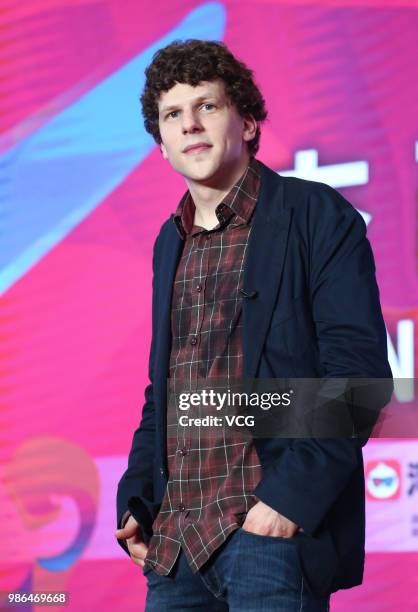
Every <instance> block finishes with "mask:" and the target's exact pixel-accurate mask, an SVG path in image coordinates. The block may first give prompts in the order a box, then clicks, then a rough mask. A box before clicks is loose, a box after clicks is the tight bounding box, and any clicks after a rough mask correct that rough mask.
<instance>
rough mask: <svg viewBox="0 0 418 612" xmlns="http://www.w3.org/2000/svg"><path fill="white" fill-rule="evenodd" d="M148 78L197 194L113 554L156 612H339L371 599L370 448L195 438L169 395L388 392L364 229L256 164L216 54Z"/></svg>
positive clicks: (169, 156) (164, 266) (154, 347)
mask: <svg viewBox="0 0 418 612" xmlns="http://www.w3.org/2000/svg"><path fill="white" fill-rule="evenodd" d="M146 77H147V79H146V84H145V88H144V93H143V95H142V98H141V102H142V107H143V114H144V118H145V126H146V128H147V130H148V131H149V132H150V133H151V134H152V135H153V136H154V138H155V140H156V142H157V143H159V145H160V148H161V152H162V155H163V157H164V159H166V160H168V162H169V163H170V165H171V166H172V167H173V168H174V170H175V171H177V172H179V173H180V174H181V175H182V176H184V178H185V181H186V184H187V187H188V191H187V192H186V194H185V195H184V197H183V198H182V200H181V202H180V204H179V206H178V208H177V211H176V213H175V214H174V215H172V216H171V217H170V219H169V220H167V221H166V222H165V223H164V224H163V226H162V228H161V230H160V233H159V235H158V237H157V240H156V243H155V246H154V256H153V307H152V343H151V350H150V359H149V377H150V384H149V385H148V387H147V388H146V390H145V398H146V402H145V405H144V407H143V410H142V419H141V423H140V425H139V427H138V429H137V430H136V431H135V433H134V437H133V443H132V448H131V452H130V455H129V461H128V469H127V470H126V472H125V473H124V475H123V477H122V478H121V480H120V482H119V487H118V500H117V502H118V504H117V506H118V519H117V520H118V530H117V531H116V536H117V538H118V539H119V542H120V544H121V545H122V546H123V547H124V549H125V550H126V552H128V554H129V555H130V556H131V558H132V560H133V562H134V563H136V564H138V565H140V566H141V567H143V568H144V573H145V575H146V577H147V582H148V593H147V607H146V610H147V611H148V612H151V611H154V610H185V609H187V610H216V611H218V610H222V611H226V610H233V611H235V610H242V611H255V610H275V611H277V610H286V611H291V610H327V609H329V599H330V593H332V592H334V591H336V590H337V589H340V588H348V587H351V586H354V585H357V584H360V583H361V581H362V574H363V562H364V477H363V464H362V451H361V447H362V444H364V442H365V440H364V439H363V440H360V439H359V438H350V437H348V438H340V439H337V438H335V439H333V438H320V437H318V438H283V437H278V436H273V437H269V438H267V437H264V438H262V437H259V438H255V437H254V438H253V439H252V438H251V437H248V436H244V435H242V436H240V434H239V432H237V431H236V430H234V431H233V432H232V431H231V432H230V435H229V436H227V437H225V434H224V430H222V431H221V432H220V433H219V434H217V433H216V431H214V429H215V428H213V430H211V431H210V433H206V434H205V433H204V432H203V433H202V435H200V434H199V436H198V437H197V438H196V437H193V436H191V435H190V434H189V433H187V432H186V431H185V428H184V427H181V426H180V424H179V419H178V412H177V410H176V406H175V405H174V404H173V403H171V401H169V395H170V396H171V395H172V393H175V392H176V390H178V389H179V388H185V387H187V386H188V388H190V389H192V388H193V385H194V384H195V382H196V381H197V380H198V379H203V380H207V381H208V382H213V384H214V385H215V384H216V383H217V382H218V381H219V380H221V379H227V380H229V379H231V380H232V379H235V380H236V379H240V378H245V379H254V378H264V379H271V378H286V377H294V378H302V377H306V378H309V377H311V378H317V377H321V378H324V379H336V378H339V377H345V378H348V377H350V378H356V377H367V378H384V379H391V371H390V367H389V364H388V361H387V349H386V332H385V326H384V322H383V318H382V313H381V309H380V304H379V293H378V288H377V285H376V280H375V266H374V260H373V255H372V252H371V248H370V244H369V242H368V240H367V238H366V228H365V224H364V222H363V220H362V218H361V216H360V215H359V214H358V213H357V212H356V210H355V209H354V208H353V207H352V206H351V205H350V204H349V203H348V202H347V201H346V200H345V199H344V198H343V197H342V196H341V195H339V194H338V193H337V192H336V191H335V190H333V189H332V188H330V187H328V186H326V185H323V184H320V183H314V182H310V181H304V180H301V179H295V178H284V177H280V176H278V175H277V174H276V173H275V172H273V171H272V170H270V169H269V168H267V167H266V166H265V165H264V164H262V163H261V162H259V161H258V160H256V159H255V154H256V153H257V150H258V146H259V138H260V124H261V123H262V121H264V119H265V118H266V114H267V113H266V110H265V105H264V100H263V98H262V95H261V93H260V91H259V89H258V88H257V86H256V84H255V83H254V80H253V77H252V72H251V71H250V70H249V69H248V68H247V67H246V66H245V65H244V64H242V63H241V62H239V61H238V60H237V59H236V58H235V57H234V56H233V55H232V54H231V53H230V52H229V51H228V50H227V49H226V47H225V46H224V45H223V44H222V43H218V42H203V41H196V40H191V41H186V42H177V43H173V44H171V45H169V46H168V47H166V48H164V49H161V50H160V51H158V52H157V53H156V55H155V56H154V58H153V61H152V63H151V64H150V66H149V67H148V68H147V70H146ZM167 380H168V391H169V393H167ZM390 392H391V389H389V391H388V392H387V394H386V396H385V397H384V398H383V399H382V401H381V403H382V404H384V403H385V402H387V401H388V399H389V397H390Z"/></svg>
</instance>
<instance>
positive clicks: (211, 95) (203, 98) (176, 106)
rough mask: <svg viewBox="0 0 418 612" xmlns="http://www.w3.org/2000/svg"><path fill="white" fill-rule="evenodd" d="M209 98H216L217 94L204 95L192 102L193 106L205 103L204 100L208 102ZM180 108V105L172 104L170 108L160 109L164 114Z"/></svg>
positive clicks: (163, 107)
mask: <svg viewBox="0 0 418 612" xmlns="http://www.w3.org/2000/svg"><path fill="white" fill-rule="evenodd" d="M208 98H216V94H212V93H207V94H203V95H201V96H199V97H198V98H195V99H194V100H192V102H193V104H199V102H203V101H204V100H207V99H208ZM179 106H180V104H170V105H169V106H162V107H161V109H160V113H161V114H163V113H167V112H168V111H171V110H177V109H178V108H179Z"/></svg>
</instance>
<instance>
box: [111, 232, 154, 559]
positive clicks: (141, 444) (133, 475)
mask: <svg viewBox="0 0 418 612" xmlns="http://www.w3.org/2000/svg"><path fill="white" fill-rule="evenodd" d="M159 239H160V235H159V236H158V237H157V239H156V241H155V244H154V249H153V264H152V267H153V279H152V339H151V348H150V354H149V363H148V377H149V381H150V383H149V384H148V386H147V387H146V388H145V403H144V405H143V407H142V416H141V421H140V424H139V427H138V428H137V429H136V430H135V432H134V434H133V439H132V444H131V450H130V453H129V457H128V467H127V469H126V471H125V472H124V474H123V476H122V478H121V479H120V481H119V484H118V489H117V500H116V506H117V526H118V528H120V527H121V525H122V520H123V518H124V516H125V514H126V512H127V510H128V507H129V500H131V499H132V498H135V507H136V508H137V512H136V513H135V518H137V520H138V518H139V517H138V513H139V514H141V512H140V511H141V509H142V511H143V513H145V514H144V515H145V516H146V515H147V506H148V505H149V504H152V503H153V458H154V450H155V431H156V428H155V406H154V390H153V381H154V354H155V343H156V323H157V321H156V319H157V316H156V313H157V309H158V304H157V302H158V297H157V287H156V284H157V283H156V269H157V267H158V263H157V261H158V243H159ZM141 522H142V521H141ZM119 544H120V545H121V546H122V548H123V549H124V550H125V551H126V552H128V549H127V547H126V543H125V541H122V540H119ZM128 554H129V553H128Z"/></svg>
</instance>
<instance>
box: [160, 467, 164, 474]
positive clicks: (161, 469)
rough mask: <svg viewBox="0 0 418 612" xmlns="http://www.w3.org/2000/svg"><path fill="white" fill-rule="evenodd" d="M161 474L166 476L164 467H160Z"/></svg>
mask: <svg viewBox="0 0 418 612" xmlns="http://www.w3.org/2000/svg"><path fill="white" fill-rule="evenodd" d="M160 474H161V476H164V468H160Z"/></svg>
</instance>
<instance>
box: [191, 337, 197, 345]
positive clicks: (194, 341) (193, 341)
mask: <svg viewBox="0 0 418 612" xmlns="http://www.w3.org/2000/svg"><path fill="white" fill-rule="evenodd" d="M190 344H192V345H193V346H194V345H195V344H197V338H196V336H192V337H191V338H190Z"/></svg>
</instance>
